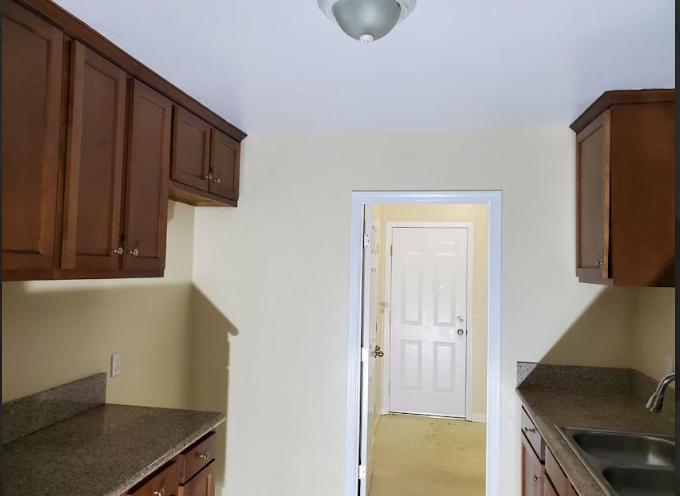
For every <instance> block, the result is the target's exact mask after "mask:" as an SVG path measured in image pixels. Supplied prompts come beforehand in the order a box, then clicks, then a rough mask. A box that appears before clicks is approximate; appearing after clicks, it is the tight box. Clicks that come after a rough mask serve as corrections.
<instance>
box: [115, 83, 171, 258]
mask: <svg viewBox="0 0 680 496" xmlns="http://www.w3.org/2000/svg"><path fill="white" fill-rule="evenodd" d="M130 93H131V95H130V99H129V101H130V118H129V131H128V145H127V150H128V155H127V175H126V196H125V197H126V208H125V229H124V236H123V237H124V243H123V244H124V249H125V253H124V256H123V268H124V269H150V270H153V269H156V270H162V269H163V268H164V267H165V235H166V230H167V220H168V180H169V179H168V174H169V170H170V145H171V143H170V140H171V132H172V103H171V102H170V100H168V99H167V98H165V97H164V96H162V95H161V94H159V93H158V92H156V91H154V90H152V89H151V88H149V87H148V86H146V85H145V84H143V83H141V82H139V81H136V80H131V81H130Z"/></svg>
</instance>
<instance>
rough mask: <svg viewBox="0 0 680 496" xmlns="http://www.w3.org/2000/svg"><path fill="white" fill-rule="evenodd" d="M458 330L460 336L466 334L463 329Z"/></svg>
mask: <svg viewBox="0 0 680 496" xmlns="http://www.w3.org/2000/svg"><path fill="white" fill-rule="evenodd" d="M456 332H457V333H458V335H459V336H462V335H463V334H465V331H464V330H463V329H458V330H457V331H456Z"/></svg>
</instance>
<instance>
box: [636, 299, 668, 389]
mask: <svg viewBox="0 0 680 496" xmlns="http://www.w3.org/2000/svg"><path fill="white" fill-rule="evenodd" d="M635 291H636V297H637V299H636V305H635V318H634V320H633V322H634V327H633V331H632V336H633V338H632V340H631V344H632V348H631V366H633V367H634V368H636V369H638V370H639V371H641V372H643V373H645V374H647V375H649V376H651V377H654V378H655V379H660V378H661V377H663V376H664V375H666V374H667V373H668V372H671V371H674V370H675V369H674V368H673V365H675V289H674V288H639V289H636V290H635ZM669 367H670V368H671V369H673V370H668V369H669Z"/></svg>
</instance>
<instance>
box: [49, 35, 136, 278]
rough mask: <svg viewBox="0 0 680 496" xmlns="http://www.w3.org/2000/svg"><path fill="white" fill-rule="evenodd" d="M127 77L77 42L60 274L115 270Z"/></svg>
mask: <svg viewBox="0 0 680 496" xmlns="http://www.w3.org/2000/svg"><path fill="white" fill-rule="evenodd" d="M126 80H127V75H126V73H125V72H124V71H123V70H122V69H120V68H118V67H117V66H115V65H113V64H111V63H110V62H108V61H107V60H105V59H104V58H102V57H100V56H99V55H97V54H96V53H94V52H93V51H91V50H89V49H88V48H86V47H85V46H83V45H81V44H80V43H78V42H73V52H72V66H71V107H70V119H69V130H68V144H67V156H66V177H65V185H64V230H63V239H62V258H61V268H63V269H77V270H81V269H82V270H97V269H107V270H109V269H116V268H118V267H119V266H120V255H119V254H118V253H115V252H114V250H116V249H118V248H119V247H120V227H121V226H120V215H121V201H122V199H121V197H122V191H121V189H122V180H123V152H124V135H125V93H126Z"/></svg>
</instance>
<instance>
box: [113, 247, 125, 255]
mask: <svg viewBox="0 0 680 496" xmlns="http://www.w3.org/2000/svg"><path fill="white" fill-rule="evenodd" d="M113 253H115V254H116V255H122V254H123V247H122V246H119V247H118V248H115V249H114V250H113Z"/></svg>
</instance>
